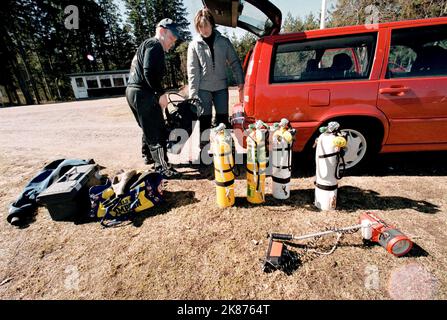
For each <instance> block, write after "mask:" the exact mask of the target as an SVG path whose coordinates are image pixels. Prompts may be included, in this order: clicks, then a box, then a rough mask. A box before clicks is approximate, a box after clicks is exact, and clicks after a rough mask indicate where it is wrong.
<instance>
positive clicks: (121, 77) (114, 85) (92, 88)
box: [67, 70, 129, 99]
mask: <svg viewBox="0 0 447 320" xmlns="http://www.w3.org/2000/svg"><path fill="white" fill-rule="evenodd" d="M67 76H68V77H70V79H71V87H72V88H73V92H74V96H75V98H76V99H85V98H93V97H103V96H115V95H124V93H125V91H126V86H127V81H128V80H129V70H116V71H98V72H84V73H72V74H68V75H67Z"/></svg>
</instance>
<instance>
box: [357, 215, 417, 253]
mask: <svg viewBox="0 0 447 320" xmlns="http://www.w3.org/2000/svg"><path fill="white" fill-rule="evenodd" d="M360 223H361V225H362V228H361V230H362V237H363V239H365V240H370V241H372V242H376V243H378V244H380V245H381V246H382V247H384V248H385V249H386V251H388V252H389V253H391V254H393V255H395V256H397V257H401V256H403V255H406V254H407V253H408V252H409V251H410V250H411V248H412V247H413V242H412V241H411V240H410V239H409V238H408V237H407V236H406V235H404V234H403V233H402V232H400V231H399V230H397V229H396V228H395V227H393V226H390V225H388V224H387V223H386V222H385V221H383V220H382V219H380V218H378V217H377V216H376V215H374V214H372V213H363V214H362V215H361V216H360Z"/></svg>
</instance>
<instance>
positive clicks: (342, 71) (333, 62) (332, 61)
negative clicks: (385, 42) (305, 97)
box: [270, 33, 377, 83]
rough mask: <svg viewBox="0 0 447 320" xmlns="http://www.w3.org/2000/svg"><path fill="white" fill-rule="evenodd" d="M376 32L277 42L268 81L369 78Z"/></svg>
mask: <svg viewBox="0 0 447 320" xmlns="http://www.w3.org/2000/svg"><path fill="white" fill-rule="evenodd" d="M376 39H377V34H375V33H374V34H362V35H356V36H349V37H337V38H326V39H318V40H305V41H300V42H289V43H282V44H278V45H277V46H276V47H275V50H274V54H273V64H272V70H271V73H270V82H271V83H282V82H309V81H331V80H353V79H367V78H369V75H370V72H371V68H372V61H373V57H374V53H375V47H376Z"/></svg>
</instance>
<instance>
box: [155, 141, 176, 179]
mask: <svg viewBox="0 0 447 320" xmlns="http://www.w3.org/2000/svg"><path fill="white" fill-rule="evenodd" d="M149 148H150V151H151V155H152V159H153V160H154V162H155V171H156V172H158V173H160V174H161V175H162V176H163V178H164V179H179V178H181V177H182V174H181V173H180V172H178V171H177V170H175V169H174V168H171V166H170V165H169V164H168V160H167V159H168V157H167V155H166V150H165V148H163V147H162V146H161V145H160V144H156V145H151V146H149Z"/></svg>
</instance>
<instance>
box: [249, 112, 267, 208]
mask: <svg viewBox="0 0 447 320" xmlns="http://www.w3.org/2000/svg"><path fill="white" fill-rule="evenodd" d="M268 129H269V127H268V126H267V125H266V124H265V123H264V122H262V121H261V120H258V121H257V122H256V124H255V125H250V126H249V129H248V132H247V133H248V137H247V200H248V202H250V203H254V204H259V203H263V202H265V171H266V167H267V154H266V144H265V141H266V134H267V132H268Z"/></svg>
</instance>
